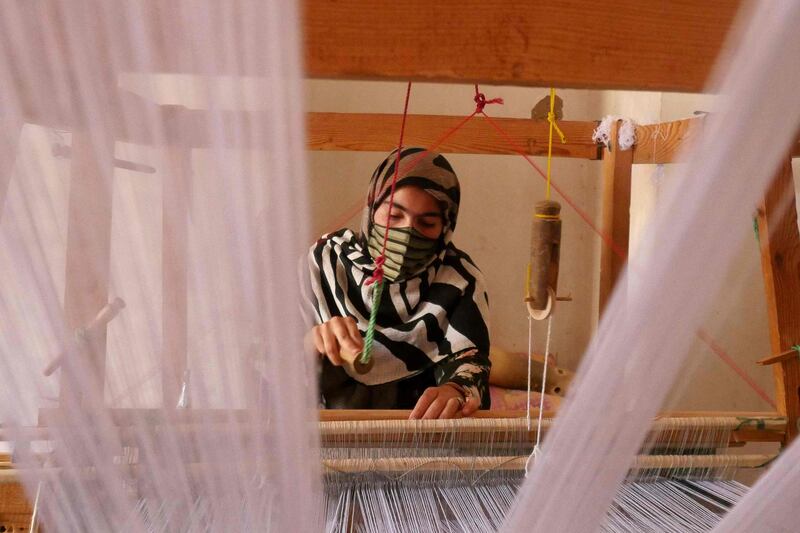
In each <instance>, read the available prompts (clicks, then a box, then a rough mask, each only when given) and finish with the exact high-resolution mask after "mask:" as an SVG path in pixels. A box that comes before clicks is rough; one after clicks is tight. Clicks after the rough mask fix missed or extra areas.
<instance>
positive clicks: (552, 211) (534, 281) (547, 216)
mask: <svg viewBox="0 0 800 533" xmlns="http://www.w3.org/2000/svg"><path fill="white" fill-rule="evenodd" d="M560 215H561V205H560V204H559V203H558V202H554V201H551V200H545V201H542V202H538V203H537V204H536V206H535V208H534V216H533V222H532V224H531V255H530V264H529V268H530V277H529V280H528V297H527V298H526V303H527V306H528V312H529V313H530V315H531V317H532V318H533V319H534V320H544V319H545V318H547V317H548V316H550V314H551V313H552V312H553V307H554V306H555V300H556V290H557V288H558V261H559V254H560V250H561V218H560Z"/></svg>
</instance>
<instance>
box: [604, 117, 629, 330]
mask: <svg viewBox="0 0 800 533" xmlns="http://www.w3.org/2000/svg"><path fill="white" fill-rule="evenodd" d="M619 126H620V122H619V121H618V122H616V123H615V124H613V125H612V126H611V134H610V138H611V139H612V144H611V146H609V147H607V148H606V149H605V150H604V151H603V169H602V176H603V178H602V179H603V203H602V221H601V227H600V230H601V231H602V233H603V234H604V235H607V236H608V237H610V238H611V240H612V241H613V242H614V243H615V245H616V247H615V248H614V249H612V248H611V247H610V246H606V245H604V246H603V247H602V248H601V250H600V308H599V309H600V314H601V315H602V313H603V310H604V309H605V307H606V305H607V304H608V301H609V299H610V298H611V293H612V292H613V290H614V286H615V285H616V283H617V279H618V278H619V275H620V272H622V268H623V267H624V266H625V260H626V258H627V255H628V237H629V233H630V226H631V216H630V208H631V172H632V170H633V151H632V150H625V151H623V150H620V149H619V147H618V145H617V135H618V132H619ZM620 254H623V255H622V256H620Z"/></svg>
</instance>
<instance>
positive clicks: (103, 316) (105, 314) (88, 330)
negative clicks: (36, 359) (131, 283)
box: [43, 298, 125, 376]
mask: <svg viewBox="0 0 800 533" xmlns="http://www.w3.org/2000/svg"><path fill="white" fill-rule="evenodd" d="M124 308H125V301H124V300H123V299H122V298H114V300H113V301H111V302H110V303H108V304H106V305H105V306H103V308H102V309H100V311H99V312H98V313H97V315H96V316H95V317H94V318H93V319H92V321H91V322H89V324H87V325H86V327H83V328H78V329H76V330H75V342H78V343H80V342H85V341H86V340H88V339H89V338H91V337H92V336H93V335H96V334H97V333H98V332H99V331H100V330H101V328H104V327H105V326H106V325H107V324H108V323H109V322H111V321H112V320H114V317H116V316H117V315H118V314H119V312H120V311H121V310H122V309H124ZM65 355H66V352H62V353H60V354H59V355H58V357H56V358H55V359H53V360H52V361H50V363H49V364H48V365H47V366H46V367H45V368H44V370H43V373H44V375H45V376H50V375H51V374H52V373H53V372H55V371H56V370H58V368H59V367H60V366H61V364H62V363H63V362H64V356H65Z"/></svg>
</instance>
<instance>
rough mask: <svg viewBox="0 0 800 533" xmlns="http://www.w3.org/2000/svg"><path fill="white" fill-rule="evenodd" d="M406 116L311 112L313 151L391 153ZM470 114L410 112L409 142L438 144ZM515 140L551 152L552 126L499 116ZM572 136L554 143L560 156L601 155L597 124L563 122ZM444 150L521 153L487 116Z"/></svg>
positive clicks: (461, 131) (469, 125) (450, 140)
mask: <svg viewBox="0 0 800 533" xmlns="http://www.w3.org/2000/svg"><path fill="white" fill-rule="evenodd" d="M401 120H402V115H397V114H377V113H309V114H308V127H307V131H308V149H309V150H348V151H372V152H389V151H391V150H393V149H394V148H396V147H397V135H398V132H399V131H400V123H401ZM463 120H464V117H456V116H444V115H409V116H408V120H407V123H406V131H405V141H404V144H405V145H406V146H425V147H429V146H433V145H434V143H436V142H437V141H438V140H439V139H440V138H441V137H442V136H444V135H445V134H446V133H447V132H448V131H450V130H451V129H452V128H454V127H455V126H456V125H458V124H459V123H460V122H461V121H463ZM494 120H495V121H496V122H497V123H498V125H499V126H500V127H501V128H503V129H504V130H505V131H506V132H507V133H508V134H509V136H510V137H511V138H512V139H513V140H514V142H515V144H516V145H518V146H520V147H524V148H525V149H526V150H525V151H526V153H528V154H531V155H547V141H548V132H549V125H548V123H547V122H546V121H543V120H531V119H519V118H495V119H494ZM558 126H559V127H560V128H561V129H562V130H563V132H564V135H565V136H566V137H567V142H566V144H561V143H559V142H556V143H554V144H553V156H554V157H577V158H581V159H598V158H599V150H598V147H597V143H595V141H593V140H592V133H593V131H594V129H595V127H596V126H597V123H595V122H574V121H559V123H558ZM436 150H437V151H438V152H442V153H450V154H452V153H456V154H516V151H515V150H514V148H513V147H512V146H510V145H509V143H508V142H506V141H505V140H504V139H502V138H500V137H498V135H497V133H496V132H495V130H493V129H492V127H491V126H490V125H489V124H487V123H486V122H485V119H483V118H482V117H475V118H473V119H472V120H470V121H469V122H467V123H466V124H465V125H464V126H463V127H462V128H460V129H459V130H458V131H457V132H456V133H455V134H453V135H452V136H450V137H449V138H448V139H447V140H446V141H444V142H443V143H441V144H440V145H438V147H437V148H436Z"/></svg>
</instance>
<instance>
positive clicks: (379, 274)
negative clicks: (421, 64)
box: [365, 82, 411, 285]
mask: <svg viewBox="0 0 800 533" xmlns="http://www.w3.org/2000/svg"><path fill="white" fill-rule="evenodd" d="M410 97H411V82H408V87H407V88H406V103H405V105H404V106H403V122H402V123H401V124H400V142H398V143H397V159H396V160H395V162H394V176H393V177H392V190H391V192H390V193H389V215H390V216H388V217H386V231H385V232H384V234H383V245H382V246H381V253H380V255H379V256H378V257H377V258H376V259H375V272H373V273H372V276H370V277H369V279H367V281H366V282H365V284H366V285H372V284H373V283H375V282H377V281H383V264H384V263H385V262H386V245H387V243H388V242H389V226H390V225H391V220H392V217H391V213H392V208H393V207H394V191H395V187H396V185H397V178H398V177H399V176H400V157H401V156H402V154H403V136H404V135H405V132H406V118H407V117H408V100H409V98H410Z"/></svg>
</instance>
